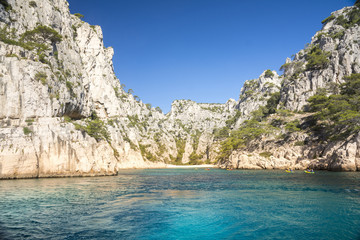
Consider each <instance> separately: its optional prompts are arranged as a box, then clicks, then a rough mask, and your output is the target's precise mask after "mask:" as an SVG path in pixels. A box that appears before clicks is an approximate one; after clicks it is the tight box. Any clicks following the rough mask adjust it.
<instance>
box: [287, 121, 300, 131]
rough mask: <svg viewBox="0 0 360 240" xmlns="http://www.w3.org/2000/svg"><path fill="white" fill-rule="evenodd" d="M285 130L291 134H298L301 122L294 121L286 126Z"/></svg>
mask: <svg viewBox="0 0 360 240" xmlns="http://www.w3.org/2000/svg"><path fill="white" fill-rule="evenodd" d="M285 129H286V130H288V131H289V132H297V131H300V130H301V129H300V122H299V120H294V121H292V122H289V123H287V124H286V125H285Z"/></svg>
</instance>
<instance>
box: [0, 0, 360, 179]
mask: <svg viewBox="0 0 360 240" xmlns="http://www.w3.org/2000/svg"><path fill="white" fill-rule="evenodd" d="M8 4H9V5H10V6H11V7H10V8H9V7H6V8H5V6H4V5H3V4H0V31H1V32H0V103H1V104H0V139H1V145H0V178H3V179H4V178H27V177H52V176H96V175H113V174H116V173H117V171H118V170H119V169H121V168H158V167H165V166H166V164H186V163H187V164H197V163H205V162H206V163H217V161H218V158H217V156H218V154H219V149H220V142H221V141H219V139H218V138H217V132H218V130H219V129H224V128H227V129H237V128H239V127H240V126H241V125H242V123H243V122H244V121H245V120H248V119H250V117H251V113H252V112H253V111H254V110H257V109H258V108H259V107H261V106H264V105H266V103H267V101H268V99H269V98H270V97H271V95H272V94H274V93H276V92H280V103H279V106H278V108H284V109H288V110H292V111H293V110H302V109H303V108H304V107H306V99H307V98H308V97H310V96H312V95H313V94H315V92H316V90H317V89H318V88H323V87H327V88H330V87H331V83H337V82H341V81H342V77H343V76H346V75H349V74H351V73H354V72H359V70H360V69H359V64H360V62H359V56H360V54H359V45H358V43H357V41H360V39H359V37H360V33H359V27H358V25H355V26H352V27H350V28H346V29H342V28H341V26H338V25H337V24H335V23H334V21H329V22H327V23H326V24H325V25H324V27H323V29H322V30H321V31H320V32H318V33H317V34H316V35H315V36H314V38H313V39H312V45H317V46H319V48H320V49H321V50H323V51H326V52H329V53H328V58H329V62H328V63H327V66H325V67H324V68H321V69H317V68H316V67H315V69H312V68H309V67H308V68H306V66H307V65H306V64H307V61H308V60H307V59H308V58H307V57H306V55H307V54H309V51H311V47H312V45H310V46H309V47H308V48H307V49H305V50H302V51H300V52H299V53H298V54H296V56H295V58H294V59H293V60H287V63H286V66H285V67H284V75H283V76H279V75H278V74H277V73H276V72H275V71H270V72H269V70H268V71H264V73H263V74H261V75H260V77H259V78H258V79H255V80H251V81H247V82H246V83H245V84H244V87H243V88H242V90H241V94H240V98H239V100H238V101H236V100H233V99H230V100H228V101H227V102H226V103H225V104H209V103H196V102H193V101H190V100H176V101H174V102H173V103H172V107H171V111H170V112H169V113H167V114H166V115H165V114H163V113H162V112H161V110H159V109H155V108H153V107H151V105H149V104H144V103H143V102H142V101H141V100H139V98H138V97H136V96H134V95H132V94H131V93H127V92H125V91H124V90H123V86H122V85H121V84H120V82H119V80H118V79H117V78H116V76H115V74H114V70H113V64H112V56H113V54H114V51H113V49H112V48H106V47H105V46H104V43H103V35H102V30H101V28H100V27H99V26H91V25H89V24H88V23H86V22H83V21H82V20H81V19H80V18H79V17H77V16H75V15H72V14H70V11H69V6H68V3H67V1H66V0H58V1H50V0H43V1H30V2H29V1H25V0H8ZM349 9H351V8H345V9H343V10H339V11H337V12H335V13H333V15H334V16H338V15H340V14H343V12H344V11H349ZM335 34H337V35H336V37H334V35H335ZM338 36H341V37H338ZM299 118H301V116H299ZM292 137H293V138H294V139H292V140H289V141H288V142H286V143H279V142H276V139H272V137H269V139H266V138H264V139H262V140H256V141H253V142H252V143H251V144H250V145H249V146H248V148H246V149H242V150H241V151H240V150H236V149H234V151H233V152H232V153H231V155H230V157H229V159H228V161H226V162H221V163H220V165H221V166H223V167H228V166H232V167H236V168H285V167H289V166H295V167H297V168H306V167H309V166H317V167H319V168H322V169H334V170H356V169H359V165H360V161H359V160H358V156H359V149H360V148H359V144H360V140H359V136H358V135H356V136H352V137H350V138H349V139H347V140H346V141H342V142H333V143H329V144H327V145H323V146H318V145H317V144H315V143H314V144H313V145H312V146H310V147H304V146H294V141H303V140H304V139H311V136H307V135H306V134H305V135H304V134H302V135H301V134H300V135H296V136H295V135H294V136H292ZM299 139H300V140H299ZM301 139H303V140H301ZM319 151H322V154H321V157H317V158H314V155H315V154H317V156H320V155H319V154H318V153H319ZM263 152H272V154H271V156H264V154H261V153H263Z"/></svg>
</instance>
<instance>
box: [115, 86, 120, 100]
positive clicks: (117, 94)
mask: <svg viewBox="0 0 360 240" xmlns="http://www.w3.org/2000/svg"><path fill="white" fill-rule="evenodd" d="M114 92H115V96H116V97H117V98H119V97H120V93H119V88H118V87H114Z"/></svg>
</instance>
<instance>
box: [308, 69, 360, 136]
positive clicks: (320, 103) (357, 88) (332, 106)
mask: <svg viewBox="0 0 360 240" xmlns="http://www.w3.org/2000/svg"><path fill="white" fill-rule="evenodd" d="M344 80H345V83H343V84H341V85H340V94H333V95H330V96H327V95H326V93H324V92H319V93H318V94H316V95H314V96H312V97H310V98H309V99H308V102H309V111H311V112H314V118H315V121H313V125H314V128H315V129H316V130H317V131H321V130H323V132H324V134H326V136H324V138H325V139H327V138H333V139H341V138H344V137H347V136H349V135H350V134H353V133H355V132H357V131H359V129H360V74H352V75H351V76H348V77H344Z"/></svg>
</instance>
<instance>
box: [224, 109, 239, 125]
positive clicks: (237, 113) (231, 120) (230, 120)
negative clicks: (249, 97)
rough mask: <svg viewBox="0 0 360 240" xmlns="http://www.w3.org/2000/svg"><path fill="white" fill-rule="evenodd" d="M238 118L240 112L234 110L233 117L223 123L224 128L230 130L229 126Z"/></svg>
mask: <svg viewBox="0 0 360 240" xmlns="http://www.w3.org/2000/svg"><path fill="white" fill-rule="evenodd" d="M240 117H241V112H240V111H239V110H236V113H235V115H234V116H233V117H231V118H229V119H228V120H226V121H225V124H226V127H228V128H230V127H231V126H233V125H234V124H235V123H236V122H237V120H238V119H239V118H240Z"/></svg>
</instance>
